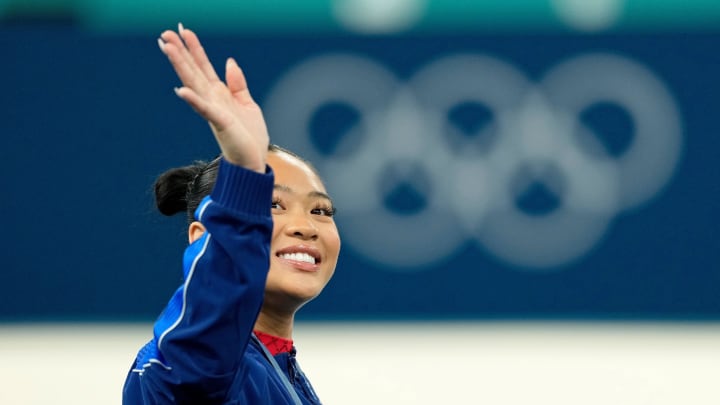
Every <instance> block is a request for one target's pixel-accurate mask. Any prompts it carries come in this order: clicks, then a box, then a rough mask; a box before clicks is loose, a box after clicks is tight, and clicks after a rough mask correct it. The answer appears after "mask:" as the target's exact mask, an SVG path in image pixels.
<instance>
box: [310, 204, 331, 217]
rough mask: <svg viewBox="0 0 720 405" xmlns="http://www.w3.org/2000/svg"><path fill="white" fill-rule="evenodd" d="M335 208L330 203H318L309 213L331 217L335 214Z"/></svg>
mask: <svg viewBox="0 0 720 405" xmlns="http://www.w3.org/2000/svg"><path fill="white" fill-rule="evenodd" d="M335 211H336V210H335V208H334V207H332V206H330V205H319V206H317V207H315V208H313V209H312V210H311V211H310V213H311V214H313V215H322V216H326V217H332V216H334V215H335Z"/></svg>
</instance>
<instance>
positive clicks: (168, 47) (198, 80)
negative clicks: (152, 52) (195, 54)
mask: <svg viewBox="0 0 720 405" xmlns="http://www.w3.org/2000/svg"><path fill="white" fill-rule="evenodd" d="M160 39H161V40H162V41H164V45H163V46H161V47H160V49H161V50H162V51H163V53H165V55H166V56H167V57H168V59H169V60H170V64H172V66H173V68H174V69H175V73H177V75H178V77H179V78H180V80H181V81H182V83H183V85H184V86H186V87H190V88H192V89H193V90H195V91H199V92H203V91H204V90H205V89H206V88H207V78H206V77H205V75H204V74H203V73H202V71H201V70H200V68H198V66H197V64H196V63H195V61H194V60H193V58H192V56H191V55H190V53H189V52H188V50H187V49H186V47H185V44H184V43H183V41H182V39H181V38H180V36H178V34H177V33H175V32H174V31H165V32H163V33H162V34H161V35H160Z"/></svg>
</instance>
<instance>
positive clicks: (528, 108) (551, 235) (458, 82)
mask: <svg viewBox="0 0 720 405" xmlns="http://www.w3.org/2000/svg"><path fill="white" fill-rule="evenodd" d="M468 102H471V103H477V104H479V105H483V106H486V107H487V108H488V109H489V110H490V111H491V112H492V117H491V125H486V126H484V127H483V129H481V130H480V131H492V132H493V134H494V136H492V137H490V139H491V140H492V141H491V142H485V143H484V144H483V145H481V146H478V141H477V140H478V139H481V138H482V139H486V140H487V137H485V138H483V137H472V138H468V137H465V138H464V139H463V138H459V137H458V136H457V134H455V133H454V132H455V131H456V129H455V128H453V127H452V125H449V119H448V114H449V113H450V111H451V110H452V109H453V108H454V107H455V106H458V105H460V104H462V103H468ZM599 102H609V103H613V104H615V105H618V106H621V107H622V109H624V110H625V111H626V112H627V114H628V115H629V116H630V117H631V119H632V123H633V129H634V133H633V136H632V139H631V142H630V143H629V145H628V146H627V148H626V149H625V150H624V151H623V153H622V154H621V155H620V156H613V155H612V154H611V153H609V151H608V150H607V148H606V147H605V146H604V145H603V144H602V143H601V142H599V141H598V136H597V135H598V134H595V133H593V129H592V128H589V127H588V126H586V125H584V124H583V122H582V121H581V120H580V119H579V115H580V114H581V112H582V111H584V110H585V109H586V108H588V107H589V106H592V105H594V104H596V103H599ZM328 103H340V104H343V105H347V106H350V107H352V108H353V109H354V110H355V111H357V113H358V117H359V119H358V121H357V124H356V125H354V126H353V127H352V128H350V130H349V131H347V133H346V134H345V135H344V136H342V138H341V139H340V140H339V141H338V145H337V147H336V148H335V151H334V152H333V153H330V154H328V153H323V151H321V150H320V149H319V148H318V146H317V145H316V144H315V143H314V142H313V140H312V133H311V130H310V126H311V123H312V122H311V121H312V119H313V117H314V114H316V113H317V111H318V110H319V109H320V108H322V107H323V106H324V105H327V104H328ZM263 109H264V112H265V115H266V118H267V121H268V125H269V126H270V133H271V135H272V137H273V141H274V142H277V143H279V144H281V145H285V146H287V147H289V148H291V149H293V150H295V151H297V152H299V153H301V154H302V155H304V156H306V157H307V158H309V160H310V161H312V162H313V163H314V164H315V165H316V166H317V168H318V170H319V171H320V172H321V173H322V174H323V176H324V179H325V181H326V185H327V187H328V189H329V190H330V192H331V193H332V194H333V196H334V198H335V199H336V202H337V205H338V207H339V208H340V211H339V215H338V222H340V223H341V226H342V229H343V231H344V232H343V238H344V241H345V242H346V243H349V244H350V245H351V247H352V248H353V249H354V250H355V251H357V252H360V253H362V254H364V255H366V256H367V257H368V258H369V259H370V260H372V261H375V262H377V263H379V264H382V265H386V266H389V267H391V268H393V269H397V270H404V271H417V270H419V269H421V268H424V267H427V266H428V265H430V264H436V263H438V262H439V261H441V260H445V259H447V258H449V257H452V256H453V255H455V254H457V253H458V252H459V251H460V250H461V249H463V248H465V247H467V245H468V242H471V241H474V242H477V243H479V244H480V245H481V246H482V247H483V248H485V249H486V250H487V251H488V252H489V253H491V254H492V255H494V256H495V257H497V258H499V259H500V260H503V261H505V262H507V263H509V264H512V265H515V266H518V267H521V268H525V269H530V270H532V269H535V270H539V269H548V268H556V267H558V266H562V265H565V264H568V263H570V262H573V261H575V260H577V259H579V258H580V257H582V256H583V255H584V254H585V253H587V252H588V251H589V250H590V249H592V248H593V246H595V245H596V244H597V243H598V242H599V241H600V240H601V239H602V237H603V236H604V235H605V234H606V233H607V231H608V229H609V227H610V225H611V223H612V221H613V219H614V218H615V217H616V216H617V215H618V214H620V213H621V212H623V211H626V210H629V209H631V208H635V207H638V206H640V205H642V204H643V203H646V202H647V201H649V200H650V199H651V198H653V197H654V196H656V195H657V194H658V193H659V192H660V191H661V190H662V188H663V187H664V186H665V185H666V184H667V183H668V181H669V180H670V178H671V177H672V175H673V173H674V171H675V168H676V166H677V163H678V160H679V158H680V155H681V150H682V130H681V119H680V116H679V112H678V108H677V106H676V104H675V101H674V99H673V97H672V96H671V94H670V93H669V91H668V89H667V88H666V87H665V85H664V84H663V83H662V82H661V81H660V80H659V79H658V78H656V77H655V75H654V74H653V73H652V72H651V71H650V70H648V69H647V68H645V67H643V66H642V65H640V64H639V63H637V62H635V61H632V60H630V59H627V58H624V57H621V56H618V55H612V54H600V53H594V54H585V55H580V56H577V57H573V58H571V59H568V60H566V61H564V62H562V63H560V64H558V65H556V66H555V67H553V68H552V69H551V70H550V71H549V72H548V73H547V74H546V75H545V76H544V77H543V78H542V79H541V80H539V81H538V82H536V83H533V82H531V81H530V80H529V79H528V78H527V77H526V76H525V75H523V74H522V73H521V72H520V71H519V70H518V69H516V68H515V67H514V66H513V65H511V64H509V63H507V62H504V61H502V60H499V59H496V58H493V57H489V56H485V55H480V54H456V55H449V56H445V57H442V58H440V59H436V60H434V61H432V62H430V63H428V64H427V65H425V66H424V67H422V69H420V70H419V71H417V72H416V73H415V74H414V75H413V76H412V77H411V78H409V79H408V80H407V81H402V82H401V81H400V80H399V79H398V78H397V77H396V76H395V75H394V74H393V73H391V72H390V71H388V70H387V69H386V68H384V67H383V66H381V65H379V64H378V63H375V62H374V61H371V60H369V59H367V58H366V57H361V56H358V55H352V54H328V55H323V56H320V57H316V58H313V59H308V60H306V61H304V62H302V63H300V64H299V65H297V66H295V67H293V68H292V69H291V70H290V71H289V72H288V73H287V74H286V75H284V76H283V77H282V78H281V79H280V80H279V81H278V82H277V83H276V85H275V86H274V88H273V89H272V90H271V92H270V93H269V95H268V97H267V98H266V100H265V103H264V105H263ZM453 139H454V141H455V145H456V147H451V142H450V140H453ZM458 139H460V141H458ZM458 142H459V145H460V147H457V145H458ZM402 181H410V182H414V184H415V185H416V187H415V188H416V189H417V190H419V192H420V193H422V194H423V198H424V204H422V206H421V207H420V208H419V209H416V210H414V211H413V212H409V213H408V212H397V210H395V209H392V208H391V207H389V206H388V204H386V198H387V191H388V187H390V188H391V187H392V185H393V184H397V183H398V182H402ZM530 183H540V184H542V185H544V186H545V187H547V188H548V189H551V190H553V191H554V193H555V195H556V196H557V200H558V203H557V206H556V207H555V208H553V209H552V210H551V211H550V212H546V213H544V214H542V215H538V214H536V213H528V212H525V211H524V210H523V209H521V208H520V207H519V206H518V204H517V199H518V196H519V194H520V193H521V192H522V189H523V187H525V186H527V185H528V184H530ZM388 185H390V186H388Z"/></svg>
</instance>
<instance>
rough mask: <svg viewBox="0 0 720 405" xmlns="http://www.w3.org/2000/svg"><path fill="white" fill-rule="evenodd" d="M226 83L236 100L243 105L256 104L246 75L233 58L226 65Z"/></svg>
mask: <svg viewBox="0 0 720 405" xmlns="http://www.w3.org/2000/svg"><path fill="white" fill-rule="evenodd" d="M225 82H226V83H227V86H228V89H230V93H232V95H233V98H235V100H237V101H238V102H240V103H241V104H249V103H254V101H253V99H252V96H251V95H250V89H249V88H248V85H247V80H245V75H244V74H243V72H242V69H240V66H238V64H237V62H235V59H233V58H228V60H227V62H226V63H225Z"/></svg>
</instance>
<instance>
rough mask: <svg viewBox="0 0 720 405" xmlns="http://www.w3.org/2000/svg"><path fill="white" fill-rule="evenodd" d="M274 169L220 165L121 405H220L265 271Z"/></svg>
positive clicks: (245, 342) (253, 317)
mask: <svg viewBox="0 0 720 405" xmlns="http://www.w3.org/2000/svg"><path fill="white" fill-rule="evenodd" d="M272 189H273V174H272V172H271V171H270V169H269V168H268V171H267V173H266V174H259V173H256V172H252V171H249V170H245V169H243V168H240V167H237V166H234V165H232V164H230V163H227V162H225V161H224V160H223V161H221V163H220V168H219V171H218V177H217V182H216V184H215V187H214V189H213V191H212V194H211V195H210V196H208V197H206V198H205V199H204V200H203V202H202V203H201V204H200V206H199V207H198V209H197V211H196V212H195V217H196V219H197V220H199V221H200V222H202V224H203V225H204V226H205V227H206V229H207V232H205V233H204V234H203V236H202V237H201V238H200V239H198V240H197V241H195V242H194V243H192V244H191V245H190V246H188V248H187V249H186V251H185V255H184V258H183V271H184V284H183V285H182V286H181V287H180V288H178V290H177V291H176V292H175V293H174V295H173V297H172V298H171V299H170V302H169V303H168V305H167V307H166V308H165V310H164V311H163V313H162V314H161V315H160V317H159V318H158V320H157V321H156V323H155V325H154V329H153V336H154V337H153V339H152V341H150V342H149V343H148V344H147V345H146V346H145V347H144V348H143V349H141V350H140V352H139V353H138V356H137V358H136V362H135V365H134V367H133V368H132V369H131V370H130V372H129V374H128V378H127V380H126V382H125V387H124V389H123V404H126V405H129V404H161V403H172V404H181V403H203V404H212V403H222V402H223V400H224V399H225V396H226V393H227V391H228V389H229V387H230V384H231V383H232V381H233V377H234V375H235V373H236V372H237V371H238V368H239V367H241V364H242V362H241V359H242V356H243V353H244V351H245V349H246V347H247V345H248V342H249V339H250V336H251V334H252V330H253V327H254V324H255V320H256V318H257V315H258V313H259V311H260V306H261V304H262V299H263V293H264V289H265V280H266V277H267V272H268V268H269V260H270V258H269V250H270V238H271V235H272V217H271V214H270V206H271V199H272Z"/></svg>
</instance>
